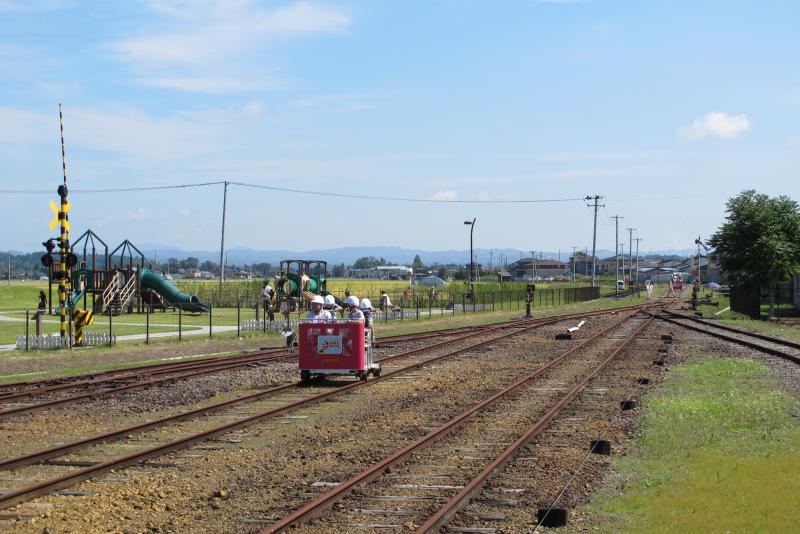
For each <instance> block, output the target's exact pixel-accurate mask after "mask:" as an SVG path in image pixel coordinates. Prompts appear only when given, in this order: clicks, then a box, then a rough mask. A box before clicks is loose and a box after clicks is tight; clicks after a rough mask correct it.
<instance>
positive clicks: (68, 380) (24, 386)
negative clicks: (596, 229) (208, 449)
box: [0, 321, 514, 403]
mask: <svg viewBox="0 0 800 534" xmlns="http://www.w3.org/2000/svg"><path fill="white" fill-rule="evenodd" d="M509 322H510V323H513V322H514V321H509ZM488 326H491V325H488ZM488 326H485V325H481V326H472V327H459V328H450V329H443V330H436V331H432V332H422V333H419V334H403V335H397V336H387V337H384V338H381V341H382V342H384V343H397V342H404V341H408V340H416V339H427V338H432V337H441V336H446V335H457V334H462V333H470V332H475V331H479V330H482V329H485V328H487V327H488ZM281 353H286V354H287V355H294V354H295V353H296V349H294V348H286V347H267V348H262V349H261V350H260V351H256V352H249V353H246V354H241V355H236V356H223V357H218V356H210V357H204V358H196V359H192V360H190V361H183V362H165V363H160V364H152V365H142V366H137V367H128V368H125V369H115V370H110V371H103V372H99V373H91V374H81V375H74V376H68V377H60V378H47V379H40V380H30V381H24V382H13V383H10V384H2V385H0V403H1V402H3V400H4V399H6V398H22V397H23V396H25V395H26V394H27V396H34V395H43V394H47V393H51V392H55V391H61V390H65V389H70V388H78V387H84V386H87V385H100V384H102V383H103V382H104V381H108V382H113V381H114V380H125V379H127V378H130V377H141V376H144V375H149V374H156V373H163V372H166V371H169V370H176V371H178V370H184V369H191V368H192V367H195V366H198V365H205V364H215V363H222V362H223V361H227V362H235V361H237V360H239V359H245V358H249V357H251V356H261V355H269V354H281Z"/></svg>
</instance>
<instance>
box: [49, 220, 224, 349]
mask: <svg viewBox="0 0 800 534" xmlns="http://www.w3.org/2000/svg"><path fill="white" fill-rule="evenodd" d="M45 244H47V243H45ZM50 254H51V251H50V248H49V247H48V253H47V254H45V255H44V256H43V257H42V263H43V264H45V265H46V266H47V267H48V291H49V293H50V295H49V302H50V310H49V313H50V314H52V313H53V300H52V296H53V285H54V282H58V283H59V284H61V283H64V286H65V288H64V293H63V295H64V298H61V292H60V291H59V300H58V306H57V308H56V309H55V313H56V314H57V315H61V316H64V317H69V318H70V324H68V327H69V328H68V329H67V330H68V331H67V332H65V333H64V334H62V335H61V339H62V342H61V343H45V344H44V345H49V346H47V347H46V348H60V347H66V346H69V345H70V339H69V338H70V337H72V336H73V335H74V345H76V346H81V345H84V344H86V343H85V342H86V339H85V337H84V335H83V329H84V327H85V326H88V325H91V324H93V322H94V315H95V314H105V315H120V314H122V313H123V312H124V311H127V312H128V313H133V312H134V311H137V312H138V313H144V312H147V311H149V312H152V311H155V310H161V311H166V310H167V309H168V308H171V309H173V310H175V309H176V308H177V309H180V310H182V311H188V312H199V313H208V312H209V307H208V306H206V305H205V304H203V303H202V302H200V301H199V300H198V298H197V297H196V296H195V295H188V294H186V293H183V292H182V291H180V289H178V288H177V287H176V286H175V285H174V284H172V283H171V282H170V281H169V280H167V279H166V278H164V277H163V276H162V275H160V274H158V273H156V272H154V271H152V270H151V269H150V268H148V267H145V258H144V254H142V252H141V251H140V250H139V249H138V248H137V247H136V245H134V244H133V243H131V242H130V241H128V240H127V239H125V240H124V241H123V242H122V243H120V244H119V246H118V247H117V248H115V249H114V250H112V251H111V253H109V252H108V246H107V245H106V243H105V241H103V240H102V239H101V238H100V236H98V235H97V234H96V233H95V232H94V231H92V230H91V229H89V230H87V231H86V232H84V233H83V234H81V236H80V237H78V238H77V239H76V240H75V241H74V242H73V243H72V244H71V246H70V245H68V246H67V247H66V254H67V258H68V261H67V262H65V264H66V266H67V269H66V272H65V271H64V270H62V264H59V263H56V262H55V261H53V259H52V257H51V256H50ZM59 290H60V287H59ZM62 312H63V313H62ZM40 315H41V314H37V317H36V318H37V336H36V337H37V339H38V338H39V337H42V336H41V316H40ZM112 338H113V336H112ZM34 343H35V344H36V343H38V341H34Z"/></svg>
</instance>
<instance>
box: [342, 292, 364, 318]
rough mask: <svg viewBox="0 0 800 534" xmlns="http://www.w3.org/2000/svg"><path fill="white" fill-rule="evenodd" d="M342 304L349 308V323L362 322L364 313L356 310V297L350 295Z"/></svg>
mask: <svg viewBox="0 0 800 534" xmlns="http://www.w3.org/2000/svg"><path fill="white" fill-rule="evenodd" d="M344 303H345V304H347V306H348V307H349V308H350V314H349V315H348V316H347V318H348V319H350V320H351V321H364V320H365V317H364V312H362V311H361V310H359V309H358V297H356V296H354V295H350V296H349V297H347V298H346V299H344Z"/></svg>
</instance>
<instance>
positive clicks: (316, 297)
mask: <svg viewBox="0 0 800 534" xmlns="http://www.w3.org/2000/svg"><path fill="white" fill-rule="evenodd" d="M311 304H325V299H323V298H322V295H314V298H312V299H311Z"/></svg>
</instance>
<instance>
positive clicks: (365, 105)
mask: <svg viewBox="0 0 800 534" xmlns="http://www.w3.org/2000/svg"><path fill="white" fill-rule="evenodd" d="M369 99H370V97H369V96H368V95H359V94H346V93H345V94H326V95H314V96H304V97H300V98H296V99H294V100H292V101H291V102H290V103H289V105H290V106H291V107H294V108H323V109H328V110H332V111H364V110H368V109H373V108H374V107H375V105H374V104H372V103H370V102H368V101H367V100H369Z"/></svg>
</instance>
